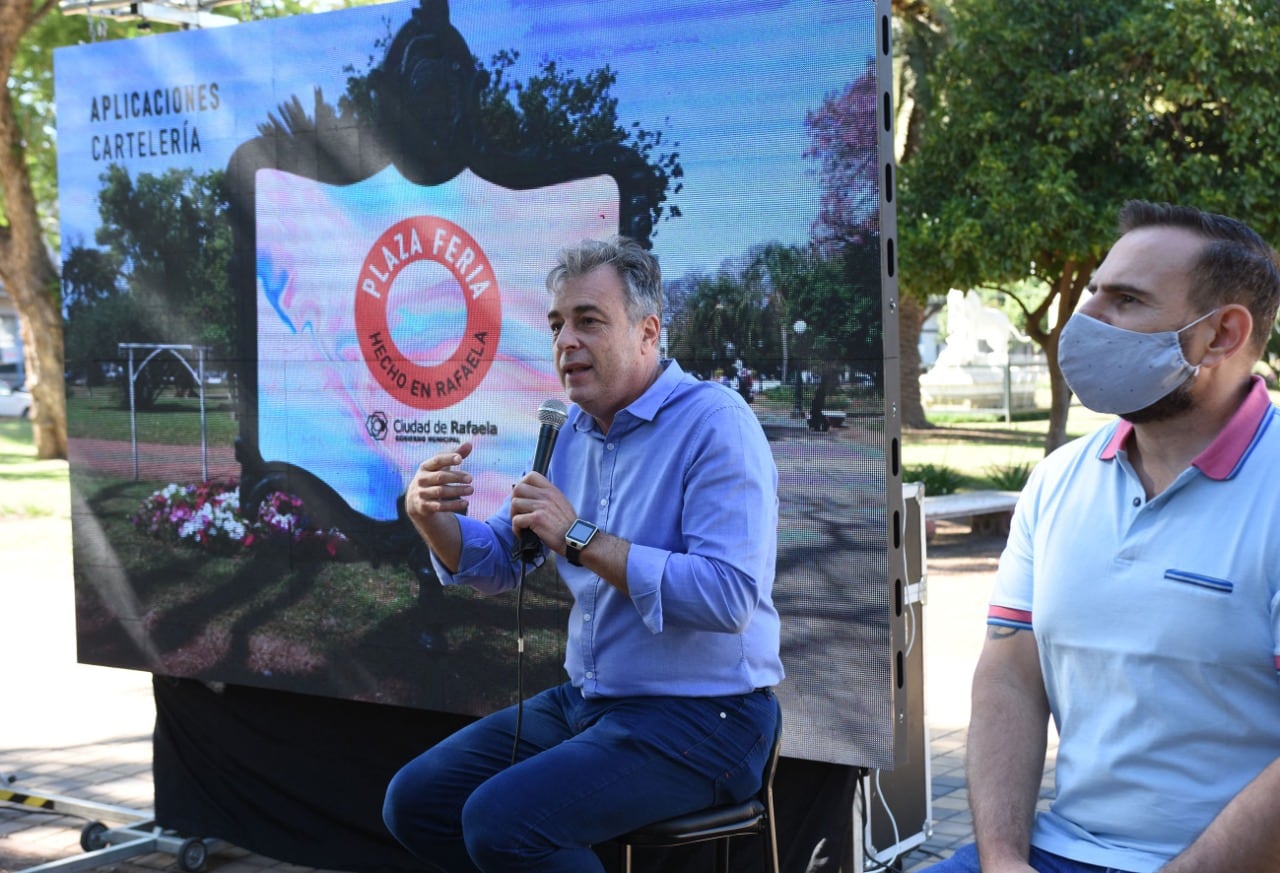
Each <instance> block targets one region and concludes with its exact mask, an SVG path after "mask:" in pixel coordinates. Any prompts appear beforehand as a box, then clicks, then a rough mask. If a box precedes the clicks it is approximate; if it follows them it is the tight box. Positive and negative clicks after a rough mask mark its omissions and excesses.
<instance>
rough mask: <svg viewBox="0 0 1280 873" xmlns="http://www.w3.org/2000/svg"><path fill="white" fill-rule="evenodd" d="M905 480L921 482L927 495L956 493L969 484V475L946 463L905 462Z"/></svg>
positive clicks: (903, 469)
mask: <svg viewBox="0 0 1280 873" xmlns="http://www.w3.org/2000/svg"><path fill="white" fill-rule="evenodd" d="M902 481H903V482H921V483H923V484H924V493H925V495H937V494H954V493H956V491H958V490H959V489H960V488H961V486H963V485H965V484H967V482H968V481H969V480H968V477H967V476H965V475H964V474H963V473H961V472H960V471H959V470H956V469H954V468H952V467H948V466H946V465H945V464H904V465H903V467H902Z"/></svg>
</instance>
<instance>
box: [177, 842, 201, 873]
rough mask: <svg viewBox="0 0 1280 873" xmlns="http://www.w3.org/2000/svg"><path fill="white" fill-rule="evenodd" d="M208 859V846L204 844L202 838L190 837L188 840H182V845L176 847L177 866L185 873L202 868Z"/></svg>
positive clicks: (195, 871)
mask: <svg viewBox="0 0 1280 873" xmlns="http://www.w3.org/2000/svg"><path fill="white" fill-rule="evenodd" d="M208 860H209V847H208V846H206V845H205V843H204V840H199V839H196V838H195V837H192V838H191V839H189V840H183V841H182V845H181V846H179V847H178V867H179V868H180V869H182V870H185V871H186V873H197V871H200V870H203V869H204V864H205V862H206V861H208Z"/></svg>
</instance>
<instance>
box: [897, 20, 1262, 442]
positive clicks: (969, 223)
mask: <svg viewBox="0 0 1280 873" xmlns="http://www.w3.org/2000/svg"><path fill="white" fill-rule="evenodd" d="M953 36H954V40H955V41H954V45H953V47H952V48H951V49H950V50H948V51H947V52H946V53H945V54H944V56H943V57H942V58H940V59H939V62H938V65H937V69H936V74H935V76H934V78H933V86H934V88H933V90H934V93H935V95H936V98H937V99H936V104H935V106H936V110H935V113H934V115H933V116H932V117H931V118H930V120H929V123H928V126H927V129H926V132H925V136H924V141H923V145H922V147H921V150H920V152H919V153H918V154H917V155H916V156H915V158H914V159H913V160H912V161H911V162H910V163H908V164H904V165H903V167H902V168H901V172H900V175H899V181H900V183H901V184H900V188H899V193H900V197H899V230H900V245H901V263H902V265H903V271H904V273H906V272H908V271H909V272H910V282H911V284H912V285H913V287H915V288H917V289H922V290H925V291H927V292H929V293H944V292H945V291H946V290H947V289H948V288H952V287H960V288H971V287H979V286H998V287H1009V286H1010V285H1011V284H1012V283H1014V282H1017V281H1019V280H1022V279H1024V278H1026V277H1027V276H1034V277H1035V278H1037V279H1038V280H1039V281H1040V282H1041V283H1042V285H1043V286H1045V287H1048V288H1049V289H1050V294H1049V295H1048V296H1047V297H1045V298H1043V300H1041V301H1040V302H1039V303H1038V304H1037V305H1030V304H1028V305H1026V306H1024V309H1025V310H1026V311H1027V313H1028V316H1027V329H1028V332H1029V333H1030V335H1031V336H1032V338H1033V339H1034V340H1036V341H1037V342H1039V343H1040V344H1041V345H1042V346H1044V347H1045V350H1046V352H1048V353H1049V354H1050V357H1051V358H1052V357H1053V353H1054V351H1055V350H1056V343H1057V333H1056V332H1057V329H1058V327H1055V328H1054V329H1053V330H1046V329H1045V327H1044V326H1045V325H1046V324H1047V323H1049V322H1051V321H1052V322H1053V323H1055V324H1056V325H1058V326H1060V325H1061V324H1063V323H1064V322H1065V315H1066V314H1067V313H1069V312H1070V311H1071V310H1072V309H1074V307H1075V305H1076V303H1077V301H1078V299H1079V295H1080V293H1081V291H1082V289H1083V287H1084V285H1085V283H1086V282H1087V281H1088V279H1089V277H1090V275H1091V274H1092V272H1093V269H1094V268H1095V267H1096V265H1097V263H1098V262H1099V261H1100V260H1101V257H1102V256H1103V254H1104V252H1105V250H1106V248H1107V246H1109V245H1110V243H1111V241H1112V239H1113V238H1114V218H1115V214H1116V211H1117V209H1118V208H1119V207H1120V205H1121V204H1122V202H1123V201H1124V200H1126V199H1129V198H1142V199H1149V200H1176V201H1178V202H1182V203H1186V204H1189V205H1194V206H1199V207H1202V208H1207V209H1211V210H1216V211H1221V212H1226V213H1228V214H1231V215H1233V216H1235V217H1237V218H1240V219H1242V220H1244V221H1247V222H1249V223H1250V224H1251V225H1253V226H1254V227H1255V229H1257V230H1258V231H1259V232H1260V233H1262V234H1263V235H1264V236H1266V237H1270V238H1272V239H1275V238H1276V237H1277V234H1278V233H1280V213H1277V212H1276V210H1275V209H1274V208H1273V205H1272V203H1271V200H1272V198H1271V196H1270V192H1272V191H1274V190H1276V189H1277V188H1280V154H1278V153H1277V152H1276V150H1275V149H1274V148H1273V147H1272V144H1273V143H1275V142H1276V141H1277V140H1278V139H1280V104H1277V101H1275V100H1274V99H1273V98H1272V97H1271V96H1270V94H1271V93H1272V92H1273V91H1274V77H1272V76H1270V75H1260V74H1259V71H1261V70H1269V69H1274V68H1276V66H1277V64H1280V4H1275V3H1273V2H1270V0H1266V2H1261V0H1219V2H1213V3H1206V2H1204V0H1095V2H1090V3H1079V2H1076V0H1037V2H1018V3H1014V4H1010V3H1009V2H1007V0H969V2H966V3H964V4H959V5H957V7H956V9H955V17H954V21H953ZM1051 375H1052V378H1053V379H1054V381H1055V385H1058V384H1060V382H1059V380H1060V375H1059V374H1058V373H1057V372H1056V370H1055V371H1053V372H1052V373H1051ZM1065 399H1066V394H1065V392H1055V396H1054V404H1055V405H1054V421H1055V422H1057V423H1059V424H1060V423H1061V422H1062V421H1064V420H1065V416H1066V408H1065ZM1056 429H1057V428H1056V427H1052V426H1051V429H1050V435H1051V437H1052V435H1053V434H1054V432H1055V430H1056Z"/></svg>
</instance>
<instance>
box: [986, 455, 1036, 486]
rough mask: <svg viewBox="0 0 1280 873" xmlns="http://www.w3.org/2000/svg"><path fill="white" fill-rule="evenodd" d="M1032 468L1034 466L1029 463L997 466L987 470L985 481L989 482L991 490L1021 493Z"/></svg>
mask: <svg viewBox="0 0 1280 873" xmlns="http://www.w3.org/2000/svg"><path fill="white" fill-rule="evenodd" d="M1034 468H1035V464H1034V463H1031V462H1027V463H1022V464H997V465H995V466H991V467H988V468H987V479H988V481H990V482H991V487H992V488H997V489H999V490H1001V491H1021V490H1022V488H1023V486H1024V485H1026V484H1027V478H1028V477H1030V475H1031V471H1032V470H1033V469H1034Z"/></svg>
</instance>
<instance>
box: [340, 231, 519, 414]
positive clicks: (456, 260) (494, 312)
mask: <svg viewBox="0 0 1280 873" xmlns="http://www.w3.org/2000/svg"><path fill="white" fill-rule="evenodd" d="M417 261H433V262H435V263H437V264H439V265H440V266H442V267H444V268H445V269H446V270H448V271H449V272H450V274H452V276H453V278H454V279H455V280H456V281H457V283H458V286H459V287H460V288H461V289H462V294H463V297H464V298H466V302H467V327H466V332H465V333H464V334H463V335H462V337H460V338H459V341H458V345H457V348H455V349H454V352H453V354H452V355H451V356H450V357H449V359H448V360H446V361H443V362H441V363H439V364H432V365H426V366H424V365H422V364H417V363H414V362H413V361H411V360H409V359H408V358H406V357H405V356H404V354H402V353H401V351H400V349H399V348H397V346H396V343H395V340H394V339H393V338H392V336H391V329H390V327H389V325H388V322H387V300H388V298H389V297H390V296H391V286H392V285H393V284H394V283H395V281H396V277H397V276H398V275H400V271H401V270H403V269H404V268H405V267H406V266H407V265H409V264H412V263H415V262H417ZM356 331H357V332H358V333H359V335H360V349H361V351H362V352H363V353H364V361H365V365H366V366H367V367H368V368H369V372H370V373H372V374H373V377H374V378H375V379H377V380H378V384H379V385H381V386H382V387H383V388H385V389H386V391H387V393H388V394H390V395H391V396H392V397H394V398H396V399H397V400H399V401H400V402H401V403H404V404H406V405H408V406H412V407H414V408H416V409H443V408H445V407H446V406H452V405H453V404H455V403H458V402H459V401H461V400H463V399H465V398H466V397H467V396H468V395H470V394H471V392H473V391H475V390H476V388H478V387H479V386H480V383H481V382H483V381H484V377H485V376H486V375H487V374H488V372H489V367H490V366H492V364H493V359H494V356H495V355H496V354H497V351H498V339H499V337H500V336H501V333H502V299H501V296H500V295H499V293H498V282H497V279H496V278H495V276H494V274H493V266H492V265H491V264H490V263H489V258H488V256H487V255H485V253H484V250H483V249H482V248H480V245H479V244H478V243H477V242H476V241H475V240H474V239H472V238H471V234H469V233H467V232H466V231H465V230H463V229H462V228H461V227H458V225H456V224H454V223H453V222H452V221H447V220H445V219H443V218H436V217H434V216H430V215H419V216H415V217H413V218H406V219H404V220H403V221H400V222H397V223H396V224H394V225H392V226H391V227H389V228H388V229H387V230H386V231H385V232H383V234H382V236H380V237H378V240H377V242H375V243H374V244H373V246H372V247H371V248H370V249H369V254H368V255H366V256H365V259H364V265H363V266H362V267H361V268H360V277H359V279H357V280H356Z"/></svg>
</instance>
